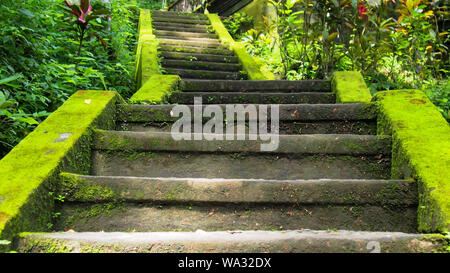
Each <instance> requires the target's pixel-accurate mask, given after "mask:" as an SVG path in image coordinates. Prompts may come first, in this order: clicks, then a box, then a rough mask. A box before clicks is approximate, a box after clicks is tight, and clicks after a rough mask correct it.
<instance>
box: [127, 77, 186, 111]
mask: <svg viewBox="0 0 450 273" xmlns="http://www.w3.org/2000/svg"><path fill="white" fill-rule="evenodd" d="M180 80H181V79H180V77H179V76H178V75H153V76H152V77H151V78H150V79H149V80H148V81H147V82H146V83H145V84H144V85H143V86H142V87H141V88H140V89H139V90H138V91H137V92H136V93H135V94H134V95H133V96H132V97H131V98H130V102H131V103H150V104H154V103H164V102H166V100H167V98H168V97H169V96H170V94H171V93H172V92H173V91H176V90H177V89H178V83H179V82H180Z"/></svg>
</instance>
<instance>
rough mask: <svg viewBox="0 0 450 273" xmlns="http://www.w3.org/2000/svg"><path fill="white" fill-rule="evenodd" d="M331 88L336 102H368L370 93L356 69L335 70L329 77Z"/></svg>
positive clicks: (370, 97)
mask: <svg viewBox="0 0 450 273" xmlns="http://www.w3.org/2000/svg"><path fill="white" fill-rule="evenodd" d="M331 90H332V91H333V92H334V93H335V94H336V102H337V103H356V102H370V101H371V99H372V95H371V94H370V90H369V88H367V86H366V83H365V81H364V78H363V76H362V75H361V73H359V72H357V71H336V72H334V73H333V75H332V77H331Z"/></svg>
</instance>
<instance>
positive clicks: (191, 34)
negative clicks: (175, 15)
mask: <svg viewBox="0 0 450 273" xmlns="http://www.w3.org/2000/svg"><path fill="white" fill-rule="evenodd" d="M153 34H155V35H156V36H169V37H188V38H193V37H197V38H210V39H217V38H218V36H217V34H214V33H200V32H184V31H167V30H155V31H154V32H153Z"/></svg>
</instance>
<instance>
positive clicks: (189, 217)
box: [54, 195, 417, 232]
mask: <svg viewBox="0 0 450 273" xmlns="http://www.w3.org/2000/svg"><path fill="white" fill-rule="evenodd" d="M169 197H170V195H169ZM114 205H115V207H113V206H114ZM108 206H109V207H108ZM102 209H103V210H107V211H103V213H102ZM93 211H94V212H93ZM58 212H60V213H61V215H60V217H58V220H57V222H55V224H54V228H55V230H61V231H62V230H69V229H73V230H76V231H105V232H111V231H122V232H127V231H128V232H129V231H137V232H143V231H145V232H148V231H151V232H162V231H196V230H198V229H201V230H205V231H227V230H255V229H256V230H289V229H348V230H364V231H402V232H417V216H416V214H417V209H416V207H402V206H396V207H381V206H378V205H339V204H328V205H325V206H320V205H302V204H299V205H291V204H287V205H282V204H275V205H273V204H265V205H252V204H241V203H239V204H188V203H186V204H165V203H154V204H153V203H120V202H116V203H75V202H73V203H72V202H68V203H67V204H65V205H64V206H63V207H62V208H61V209H60V210H59V211H58ZM95 212H97V213H98V214H97V215H92V214H95Z"/></svg>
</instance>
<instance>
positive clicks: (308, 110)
mask: <svg viewBox="0 0 450 273" xmlns="http://www.w3.org/2000/svg"><path fill="white" fill-rule="evenodd" d="M175 106H176V105H169V104H166V105H137V104H121V105H118V114H117V119H118V120H119V121H124V122H171V121H175V120H177V119H178V118H174V117H171V115H170V112H171V111H172V109H173V107H175ZM187 106H188V107H189V108H190V110H191V113H193V111H194V105H187ZM218 106H219V107H221V108H222V110H223V112H224V113H225V111H226V107H227V105H226V104H219V105H218ZM243 106H244V108H245V107H247V105H243ZM205 107H207V106H203V107H202V109H203V110H204V109H205ZM254 107H255V108H256V111H259V110H260V108H261V107H262V105H255V106H254ZM264 107H267V111H268V112H270V107H271V106H270V105H268V106H267V105H264ZM278 107H279V120H280V121H281V120H289V121H306V122H308V121H313V122H316V121H358V120H375V119H376V117H377V107H376V105H375V104H365V103H351V104H280V105H279V106H278ZM203 110H202V111H203ZM258 113H259V112H258ZM268 117H269V118H270V115H269V116H268ZM247 120H248V118H247Z"/></svg>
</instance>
